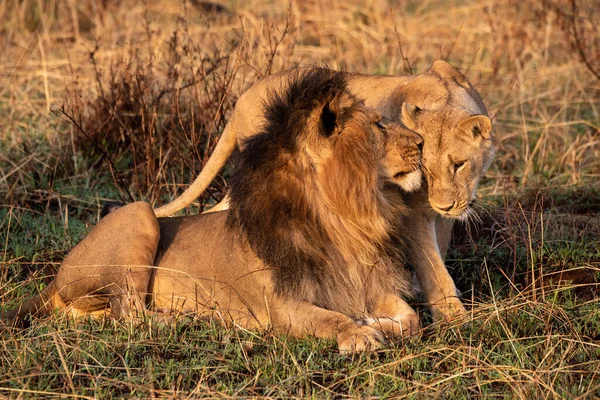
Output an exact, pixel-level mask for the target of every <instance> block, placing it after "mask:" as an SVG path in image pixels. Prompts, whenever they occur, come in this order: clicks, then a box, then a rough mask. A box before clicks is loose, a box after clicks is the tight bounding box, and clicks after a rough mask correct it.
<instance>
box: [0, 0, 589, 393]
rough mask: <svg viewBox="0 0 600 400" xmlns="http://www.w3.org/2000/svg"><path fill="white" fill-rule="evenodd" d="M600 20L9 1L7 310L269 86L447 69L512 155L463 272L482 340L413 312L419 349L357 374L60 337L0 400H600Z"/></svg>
mask: <svg viewBox="0 0 600 400" xmlns="http://www.w3.org/2000/svg"><path fill="white" fill-rule="evenodd" d="M367 3H368V4H367ZM598 15H600V5H599V4H598V3H597V2H596V1H595V0H576V1H571V0H544V1H535V0H508V1H505V0H495V1H494V0H489V1H478V0H474V1H459V0H450V1H425V2H421V1H413V0H405V1H400V0H391V1H389V2H388V1H384V0H379V1H370V2H366V1H365V2H360V1H357V0H345V1H337V0H335V1H331V2H329V1H324V0H314V1H297V2H293V3H291V4H290V3H288V2H285V1H279V0H275V1H261V0H248V1H237V0H224V1H223V2H222V3H219V5H218V6H217V5H216V4H212V5H211V4H209V3H203V2H201V1H199V0H194V1H188V2H186V3H184V2H179V1H167V0H146V1H137V0H131V1H125V0H83V1H75V0H18V1H17V0H0V246H1V247H0V248H1V249H2V253H0V257H1V258H0V308H1V309H7V308H10V307H12V306H14V305H16V304H17V303H18V302H20V301H22V300H24V299H25V298H27V297H28V296H29V295H30V294H32V293H35V292H36V291H38V290H40V288H42V287H43V286H44V285H45V284H46V283H47V282H48V281H49V279H50V278H51V276H52V274H53V273H54V272H55V271H56V268H57V267H58V265H59V264H60V260H61V259H62V258H63V256H64V255H65V254H66V252H67V251H68V250H69V249H70V248H71V247H72V246H73V245H74V244H76V243H77V242H78V241H79V240H80V239H81V238H82V237H83V235H85V233H86V232H87V231H88V230H89V228H90V226H91V225H93V224H94V223H95V222H97V220H98V218H99V210H100V208H101V207H102V205H103V203H104V202H105V201H108V200H122V201H125V202H129V201H131V200H133V199H136V200H137V199H144V200H147V201H150V202H153V203H154V204H155V205H159V204H164V203H166V202H167V201H168V200H169V199H170V198H173V197H174V196H176V195H177V194H178V193H180V192H181V191H182V190H183V189H184V188H185V186H186V184H187V183H189V182H190V181H191V180H192V179H193V178H194V177H195V176H196V174H197V172H198V171H199V170H200V169H201V168H202V165H203V163H204V162H205V161H206V159H207V157H208V156H209V154H210V153H211V151H212V148H213V147H214V145H215V142H216V140H217V138H218V135H219V133H220V132H221V131H222V129H223V127H224V125H225V123H226V121H227V117H228V115H229V114H230V112H231V110H232V108H233V106H234V105H235V101H236V99H237V98H238V96H239V95H240V93H242V91H243V90H244V89H245V88H247V87H249V86H250V85H251V84H252V83H253V82H255V81H256V80H257V79H259V78H260V77H262V76H265V75H267V74H269V73H271V72H276V71H278V70H281V69H284V68H288V67H291V66H294V65H297V64H301V65H306V64H309V63H313V62H322V63H326V64H327V65H329V66H331V67H333V68H345V69H347V70H350V71H359V72H364V73H372V74H397V73H418V72H421V71H423V70H425V69H426V68H428V67H429V66H430V65H431V63H432V62H433V61H434V60H436V59H446V60H448V61H449V62H450V63H452V64H453V65H455V66H456V67H458V68H460V69H461V70H462V71H463V72H464V73H465V74H466V75H467V77H468V78H469V79H470V80H471V82H473V84H474V85H475V86H476V87H477V89H478V90H479V92H480V93H481V94H482V96H483V99H484V101H485V103H486V105H487V106H488V109H489V112H490V116H491V117H493V121H494V124H495V142H496V148H497V150H498V155H497V157H496V160H495V162H494V163H493V165H492V167H491V168H490V170H489V172H488V173H487V177H486V179H484V181H483V182H482V184H481V186H480V190H479V193H478V197H479V201H478V203H477V206H476V211H478V215H479V217H480V221H475V220H473V221H471V222H470V223H469V224H467V225H463V226H459V227H458V229H457V230H456V235H455V239H454V246H453V248H452V250H451V252H450V254H449V256H448V260H447V264H448V267H449V269H450V271H451V273H452V275H453V276H454V277H455V279H456V281H457V285H458V286H459V288H460V289H461V290H462V292H463V296H464V299H465V302H466V303H467V304H469V308H470V310H471V314H472V322H471V323H470V324H469V325H466V326H464V325H461V324H459V323H455V322H450V323H441V324H432V323H431V318H430V316H429V315H428V312H427V311H426V309H425V308H424V307H422V306H418V305H417V306H418V307H419V310H420V312H421V314H422V318H423V321H424V325H425V329H424V330H423V333H422V335H421V336H420V337H419V338H415V339H410V340H405V341H397V342H396V343H394V344H393V345H392V346H391V347H390V348H388V349H385V350H382V351H379V352H376V353H371V354H358V355H354V356H342V355H339V354H338V353H337V351H336V346H335V343H334V342H333V341H327V340H316V339H306V340H297V339H293V338H287V337H282V336H277V335H272V334H269V333H264V334H257V333H253V332H244V331H241V330H236V329H228V328H223V327H219V326H216V325H212V324H209V323H200V322H199V323H194V324H190V323H186V322H183V321H182V322H180V323H176V324H174V325H172V326H160V325H156V324H153V323H152V322H151V321H150V322H149V323H142V324H133V323H131V322H127V321H121V322H116V321H112V320H98V321H83V322H79V323H73V322H72V321H69V320H65V319H64V318H61V317H60V316H59V315H57V316H56V317H53V318H50V319H47V320H43V321H33V323H32V326H31V327H30V328H29V329H27V330H24V331H7V330H4V331H2V332H0V338H1V341H0V397H1V396H9V397H15V398H17V397H44V398H46V397H49V396H61V397H62V396H65V397H98V398H108V397H125V396H134V397H188V396H190V397H202V396H207V397H216V396H219V397H229V396H231V397H233V396H244V397H248V396H269V397H307V396H314V397H325V396H327V397H346V396H385V397H388V396H397V397H409V398H430V397H441V398H470V397H502V398H521V399H534V398H582V399H583V398H598V397H599V396H600V311H599V310H600V309H599V306H600V300H599V298H600V297H599V286H598V285H599V282H600V241H599V239H598V238H599V237H600V218H599V215H598V212H599V211H600V184H599V183H598V178H600V131H599V128H600V115H599V113H600V109H599V108H600V24H599V23H598V22H599V21H598ZM229 170H230V168H228V169H226V171H225V172H224V173H223V176H221V177H220V178H219V179H218V180H216V181H215V182H214V183H213V185H212V186H211V188H210V190H209V191H208V192H207V194H206V195H205V196H204V197H202V198H201V199H199V201H198V203H197V204H196V205H195V207H193V208H191V209H188V210H187V212H189V213H196V212H198V210H199V209H200V208H202V207H204V205H207V204H210V203H214V202H215V200H217V199H219V198H220V196H222V193H223V192H224V189H225V188H226V185H227V184H226V177H227V173H228V171H229Z"/></svg>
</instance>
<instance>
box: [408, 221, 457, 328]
mask: <svg viewBox="0 0 600 400" xmlns="http://www.w3.org/2000/svg"><path fill="white" fill-rule="evenodd" d="M436 218H437V217H433V218H430V217H429V216H427V215H426V212H424V211H421V210H420V211H418V212H416V213H415V214H414V215H413V216H412V217H410V221H409V223H408V224H409V226H411V230H410V231H409V234H410V241H409V259H410V262H411V264H412V265H413V266H414V268H415V272H416V273H417V277H418V278H419V282H420V283H421V286H422V287H423V291H424V293H425V297H426V300H427V302H428V304H429V306H430V308H431V313H432V315H433V319H434V320H435V321H439V320H443V319H451V318H455V317H462V316H465V315H466V314H467V310H466V309H465V307H464V306H463V304H462V303H461V301H460V299H459V298H458V296H457V290H456V286H455V285H454V281H453V280H452V277H451V276H450V274H449V273H448V270H447V269H446V265H445V264H444V260H443V258H442V255H441V252H440V248H439V246H438V240H437V234H436ZM445 229H446V230H447V229H452V228H451V225H450V224H447V225H446V227H445ZM442 234H443V235H442V236H443V238H440V239H443V240H446V242H445V244H443V247H444V253H445V249H446V248H447V243H448V242H447V241H448V240H449V237H450V236H449V235H450V232H446V231H443V232H442Z"/></svg>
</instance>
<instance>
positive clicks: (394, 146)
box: [376, 119, 423, 192]
mask: <svg viewBox="0 0 600 400" xmlns="http://www.w3.org/2000/svg"><path fill="white" fill-rule="evenodd" d="M376 125H377V127H378V128H380V129H381V130H382V132H383V133H384V136H385V157H384V159H383V165H384V166H385V171H384V174H385V178H386V180H387V181H390V182H393V183H395V184H397V185H398V186H400V187H401V188H402V189H403V190H404V191H405V192H414V191H416V190H418V189H419V188H420V187H421V177H422V172H421V151H422V149H423V138H422V137H421V136H420V135H419V134H418V133H416V132H414V131H412V130H410V129H408V128H406V127H405V126H403V125H401V124H398V123H394V122H392V121H388V120H385V119H383V120H381V121H379V122H378V123H377V124H376Z"/></svg>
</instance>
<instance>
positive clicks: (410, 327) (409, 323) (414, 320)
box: [366, 313, 421, 338]
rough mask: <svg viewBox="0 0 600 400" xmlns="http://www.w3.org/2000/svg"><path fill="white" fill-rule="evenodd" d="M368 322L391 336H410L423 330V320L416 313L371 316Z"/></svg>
mask: <svg viewBox="0 0 600 400" xmlns="http://www.w3.org/2000/svg"><path fill="white" fill-rule="evenodd" d="M366 322H367V325H369V326H371V327H373V328H375V329H377V330H379V331H382V332H384V333H385V334H386V335H387V337H389V338H408V337H411V336H415V335H416V334H418V333H419V332H420V331H421V321H420V320H419V316H418V315H417V314H416V313H406V314H398V315H396V316H394V317H393V318H387V317H381V318H369V320H368V321H366Z"/></svg>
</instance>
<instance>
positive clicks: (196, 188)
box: [154, 117, 237, 218]
mask: <svg viewBox="0 0 600 400" xmlns="http://www.w3.org/2000/svg"><path fill="white" fill-rule="evenodd" d="M232 118H233V117H232ZM236 143H237V140H236V135H235V129H234V128H233V123H232V121H231V120H230V121H229V123H228V124H227V125H226V126H225V129H224V130H223V133H222V134H221V137H220V138H219V141H218V142H217V146H216V147H215V150H214V151H213V152H212V154H211V155H210V157H209V158H208V161H207V162H206V165H204V167H203V168H202V171H200V174H199V175H198V177H197V178H196V179H195V180H194V182H192V184H191V185H190V186H189V187H188V188H187V189H186V190H185V191H184V192H183V193H182V194H181V196H179V197H177V198H176V199H175V200H173V201H172V202H170V203H168V204H165V205H164V206H162V207H159V208H157V209H155V210H154V213H155V214H156V216H157V217H158V218H160V217H168V216H169V215H173V214H175V213H176V212H177V211H179V210H182V209H184V208H185V207H187V206H189V205H190V204H192V202H193V201H194V200H196V199H197V198H198V197H200V195H201V194H202V192H204V191H205V190H206V188H207V187H208V185H210V183H211V182H212V181H213V179H215V177H216V176H217V174H218V173H219V171H221V169H222V168H223V167H224V166H225V163H226V162H227V160H228V159H229V157H230V156H231V153H233V151H234V150H235V147H236Z"/></svg>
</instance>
